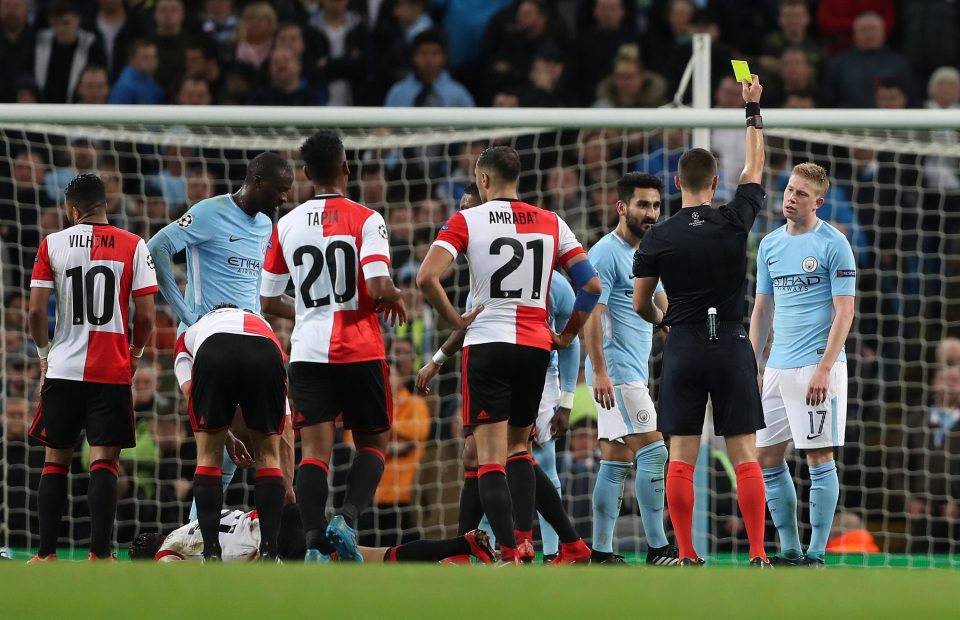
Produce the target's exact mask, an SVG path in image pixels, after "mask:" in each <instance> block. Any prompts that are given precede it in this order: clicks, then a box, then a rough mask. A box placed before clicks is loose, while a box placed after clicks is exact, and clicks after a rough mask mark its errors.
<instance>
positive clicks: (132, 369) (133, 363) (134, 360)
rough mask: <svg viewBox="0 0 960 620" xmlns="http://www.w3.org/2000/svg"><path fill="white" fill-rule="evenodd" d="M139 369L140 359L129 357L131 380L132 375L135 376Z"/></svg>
mask: <svg viewBox="0 0 960 620" xmlns="http://www.w3.org/2000/svg"><path fill="white" fill-rule="evenodd" d="M139 367H140V358H139V357H134V356H132V355H131V356H130V377H131V378H133V375H135V374H137V368H139Z"/></svg>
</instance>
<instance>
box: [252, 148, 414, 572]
mask: <svg viewBox="0 0 960 620" xmlns="http://www.w3.org/2000/svg"><path fill="white" fill-rule="evenodd" d="M300 155H301V157H302V159H303V162H304V168H305V171H306V175H307V178H309V179H310V180H311V181H312V182H313V185H314V189H315V191H316V195H315V196H314V197H313V198H311V199H310V200H307V201H306V202H304V203H303V204H301V205H299V206H298V207H296V208H295V209H294V210H293V211H291V212H290V213H288V214H286V215H284V216H283V217H282V218H280V221H279V222H278V223H277V227H276V228H275V229H274V231H273V236H272V237H271V239H270V243H269V249H268V251H267V260H266V263H265V264H264V276H263V284H262V287H261V300H262V303H263V308H264V311H266V312H267V313H270V314H274V315H277V316H282V317H285V318H289V319H294V320H295V323H294V328H293V334H292V336H291V354H290V362H291V363H290V391H291V395H292V397H293V403H294V407H295V409H296V413H295V416H294V420H293V424H294V427H295V428H297V429H299V431H300V440H301V442H302V459H301V461H300V467H299V471H298V474H297V502H298V503H299V505H300V510H301V513H302V514H303V522H304V529H305V530H306V543H307V554H306V559H307V561H313V562H325V561H329V559H330V555H331V554H332V553H333V551H334V550H336V552H337V556H338V557H339V558H340V559H341V560H354V561H358V562H362V561H363V556H362V555H361V554H360V553H359V552H358V551H357V543H356V535H357V534H356V529H355V528H356V523H357V517H358V516H359V515H360V513H361V512H363V510H364V509H365V508H366V507H367V506H369V505H370V502H371V501H372V500H373V495H374V493H375V492H376V490H377V485H378V484H379V483H380V478H381V476H382V475H383V465H384V456H383V450H384V449H385V448H386V445H387V441H388V438H389V431H390V427H391V424H392V408H393V398H392V395H391V393H390V381H389V370H388V368H387V363H386V351H385V349H384V345H383V335H382V334H381V331H380V323H379V321H378V319H377V313H378V312H383V314H384V318H385V319H386V320H389V321H390V322H391V323H396V322H397V321H399V322H400V323H403V322H405V321H406V310H405V308H404V305H403V300H402V297H401V292H400V289H398V288H397V286H396V285H395V284H394V283H393V280H392V279H391V277H390V245H389V241H388V236H387V227H386V224H385V223H384V221H383V217H382V216H381V215H380V214H379V213H377V212H376V211H373V210H371V209H368V208H367V207H364V206H363V205H361V204H358V203H356V202H353V201H352V200H350V199H348V198H346V197H345V194H346V190H347V184H348V182H349V179H350V166H349V165H348V163H347V156H346V153H345V151H344V148H343V142H342V141H341V139H340V136H339V135H338V134H337V133H336V132H333V131H318V132H317V133H315V134H313V135H312V136H310V137H309V138H308V139H307V140H306V141H305V142H304V143H303V145H302V147H301V148H300ZM291 278H292V279H293V282H294V285H295V287H296V291H297V292H296V297H290V296H288V295H285V294H284V291H285V290H286V288H287V283H288V282H289V281H290V279H291ZM341 413H342V415H343V425H344V427H345V428H347V429H350V430H352V431H353V439H354V442H355V444H356V446H357V448H358V450H357V455H356V457H355V458H354V460H353V465H352V466H351V468H350V473H349V474H348V475H347V491H346V495H345V497H344V502H343V505H342V506H340V507H339V510H338V511H337V514H336V516H334V518H333V519H332V520H331V521H330V523H329V524H328V523H327V519H326V513H325V511H326V505H327V494H328V492H329V490H328V483H327V474H328V463H329V462H330V458H331V455H332V451H333V442H334V432H335V426H334V425H335V421H336V419H337V416H339V415H340V414H341Z"/></svg>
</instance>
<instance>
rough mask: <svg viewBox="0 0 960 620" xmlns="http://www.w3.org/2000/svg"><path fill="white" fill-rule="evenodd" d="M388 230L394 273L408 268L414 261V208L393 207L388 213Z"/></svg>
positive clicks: (407, 206)
mask: <svg viewBox="0 0 960 620" xmlns="http://www.w3.org/2000/svg"><path fill="white" fill-rule="evenodd" d="M387 230H389V231H390V258H391V264H392V265H393V269H394V271H397V270H400V269H404V268H407V267H408V265H407V263H409V262H411V261H412V260H413V208H411V207H410V205H407V204H398V205H392V206H391V207H390V209H389V210H388V212H387Z"/></svg>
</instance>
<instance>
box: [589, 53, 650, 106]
mask: <svg viewBox="0 0 960 620" xmlns="http://www.w3.org/2000/svg"><path fill="white" fill-rule="evenodd" d="M666 102H667V81H666V80H664V79H663V77H662V76H661V75H659V74H656V73H654V72H652V71H647V70H646V69H645V68H644V66H643V63H642V62H641V61H640V50H639V49H638V48H637V47H636V46H635V45H626V46H623V47H621V48H620V51H619V52H618V53H617V57H616V58H615V59H614V61H613V72H612V73H611V74H610V75H609V76H607V77H606V78H605V79H604V80H603V81H602V82H600V84H599V85H598V86H597V92H596V99H595V101H594V102H593V107H595V108H655V107H658V106H661V105H663V104H664V103H666Z"/></svg>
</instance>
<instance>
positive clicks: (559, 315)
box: [467, 271, 580, 392]
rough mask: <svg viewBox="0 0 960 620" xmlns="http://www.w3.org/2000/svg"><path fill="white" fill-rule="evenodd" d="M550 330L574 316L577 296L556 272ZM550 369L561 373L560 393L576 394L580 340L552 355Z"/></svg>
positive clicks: (552, 282) (470, 304) (469, 298)
mask: <svg viewBox="0 0 960 620" xmlns="http://www.w3.org/2000/svg"><path fill="white" fill-rule="evenodd" d="M549 301H550V315H549V317H548V318H549V320H550V328H551V329H553V330H554V331H556V330H558V329H563V327H564V326H565V325H566V324H567V321H569V320H570V315H571V314H573V302H574V301H576V295H575V294H574V292H573V287H572V286H570V283H569V282H567V279H566V278H564V277H563V276H562V275H560V273H559V272H557V271H554V272H553V275H552V276H551V277H550V300H549ZM472 307H473V295H471V294H468V295H467V310H469V309H470V308H472ZM550 369H552V370H557V371H558V372H559V373H560V391H561V392H576V391H577V378H578V375H579V374H580V339H579V338H574V339H573V341H572V342H571V343H570V346H569V347H567V348H566V349H563V350H561V351H553V352H551V353H550Z"/></svg>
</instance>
